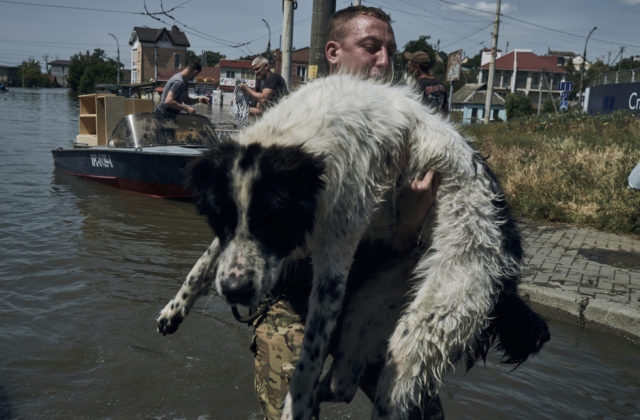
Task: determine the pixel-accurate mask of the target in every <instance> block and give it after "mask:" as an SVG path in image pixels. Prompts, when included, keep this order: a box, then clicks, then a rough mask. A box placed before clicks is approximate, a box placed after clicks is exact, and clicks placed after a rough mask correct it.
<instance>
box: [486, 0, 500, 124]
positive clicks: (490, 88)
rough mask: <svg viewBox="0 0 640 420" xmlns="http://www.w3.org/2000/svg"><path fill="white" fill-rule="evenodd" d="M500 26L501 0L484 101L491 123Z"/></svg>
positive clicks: (487, 121)
mask: <svg viewBox="0 0 640 420" xmlns="http://www.w3.org/2000/svg"><path fill="white" fill-rule="evenodd" d="M499 27H500V0H498V3H497V5H496V21H495V22H494V23H493V40H492V41H491V61H490V62H489V79H488V80H487V99H486V101H485V103H484V123H485V124H489V119H490V117H491V115H490V114H491V97H492V96H493V76H494V74H495V72H496V50H497V49H498V28H499Z"/></svg>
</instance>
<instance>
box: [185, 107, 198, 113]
mask: <svg viewBox="0 0 640 420" xmlns="http://www.w3.org/2000/svg"><path fill="white" fill-rule="evenodd" d="M195 113H196V110H195V108H193V107H190V106H187V114H195Z"/></svg>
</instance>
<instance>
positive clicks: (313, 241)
mask: <svg viewBox="0 0 640 420" xmlns="http://www.w3.org/2000/svg"><path fill="white" fill-rule="evenodd" d="M429 168H433V169H435V170H436V171H437V172H438V173H439V174H440V175H441V177H442V182H441V185H440V188H439V190H438V197H437V202H436V203H437V204H436V205H435V206H434V208H433V209H432V210H431V212H430V213H431V214H430V217H428V218H427V221H425V225H424V226H423V229H422V231H421V233H420V236H419V240H418V243H417V245H416V247H415V249H412V251H411V252H409V253H406V254H404V255H402V254H400V255H395V256H394V257H393V258H387V260H388V261H389V264H388V265H387V266H385V268H384V269H381V270H379V271H378V272H371V271H369V272H367V271H366V270H365V271H364V272H365V273H366V274H365V275H364V276H361V277H364V278H360V279H358V281H357V284H358V286H357V287H356V288H355V290H354V291H353V293H350V294H349V298H348V300H347V301H346V304H344V305H343V302H344V299H345V294H346V284H347V278H348V277H349V273H350V271H351V269H352V265H353V258H354V255H356V250H357V249H362V247H364V246H366V244H376V243H382V244H385V245H384V246H389V247H390V248H391V249H392V248H393V246H394V245H393V237H394V233H395V231H396V229H397V220H396V219H397V216H396V202H397V199H398V196H399V195H400V194H401V193H402V191H403V188H406V186H408V184H409V182H410V181H411V180H412V179H415V178H417V177H420V176H421V175H422V174H424V173H425V172H426V170H427V169H429ZM188 172H189V186H190V188H191V189H192V190H193V191H194V192H195V194H196V200H197V207H198V209H199V211H200V213H202V214H203V215H205V216H206V217H207V220H208V222H209V224H210V225H211V227H212V229H213V231H214V233H215V236H216V238H215V239H214V241H213V242H212V244H211V245H210V246H209V248H208V249H207V250H206V252H205V253H204V254H203V255H202V256H201V257H200V259H199V260H198V261H197V262H196V264H195V265H194V267H193V269H192V270H191V271H190V273H189V274H188V275H187V279H186V280H185V282H184V284H183V285H182V287H181V288H180V290H179V291H178V293H177V294H176V296H175V297H174V298H173V299H172V300H171V301H170V302H169V303H168V304H167V305H166V306H165V308H164V309H163V310H162V311H161V313H160V315H159V317H158V320H157V323H158V331H159V332H161V333H163V334H168V333H173V332H175V331H176V329H177V328H178V326H179V324H180V323H181V322H182V321H183V320H184V317H185V316H186V315H187V313H188V312H189V309H190V308H191V307H192V305H193V303H194V301H195V300H196V299H197V297H198V296H200V295H202V294H205V293H206V292H207V291H208V289H209V287H210V286H211V285H212V283H213V284H215V289H216V291H217V292H218V293H219V294H220V295H222V296H224V297H225V299H226V300H227V301H228V302H229V303H233V304H242V305H256V304H257V303H258V302H259V301H260V299H261V298H263V297H265V296H267V295H269V293H270V291H271V290H273V288H274V287H275V285H276V283H277V281H278V279H279V278H280V276H281V274H282V271H283V269H284V267H285V266H286V265H287V264H289V263H291V262H293V261H296V260H300V259H303V258H308V257H311V261H312V266H313V283H312V290H311V295H310V298H309V312H308V315H307V318H306V324H305V336H304V341H303V348H302V354H301V359H300V361H299V362H298V365H297V366H296V371H295V373H294V376H293V378H292V381H291V385H290V390H289V394H288V396H287V400H286V403H285V409H284V414H283V418H285V419H289V418H295V419H308V418H310V417H311V415H312V413H313V412H314V410H315V408H316V406H317V404H318V403H319V402H320V401H321V400H325V399H331V400H339V401H350V400H351V399H352V398H353V395H354V394H355V390H356V389H357V386H358V383H359V381H360V378H361V375H362V373H363V371H364V369H365V368H366V367H367V366H368V365H371V364H374V363H376V362H380V361H381V360H383V361H384V367H383V368H382V371H381V373H380V378H379V381H378V386H377V390H376V396H375V405H374V410H373V413H372V417H373V418H392V419H404V418H409V417H410V416H411V415H412V414H411V413H412V412H415V410H416V409H417V408H418V409H419V407H421V406H422V405H423V403H424V401H425V399H426V398H427V396H428V395H433V394H435V393H437V392H438V390H439V387H440V385H441V383H442V378H443V376H444V375H445V374H446V373H447V372H448V371H449V370H451V368H452V367H453V365H454V364H455V363H457V362H458V361H461V360H463V361H464V362H465V363H466V366H467V367H470V366H472V365H473V364H474V363H475V361H476V360H478V359H484V358H485V357H486V355H487V352H488V351H489V349H490V348H492V347H497V348H498V349H499V350H501V351H502V354H503V361H504V362H505V363H513V364H516V365H519V364H520V363H522V362H523V361H525V360H526V359H527V358H528V357H529V356H530V355H531V354H533V353H536V352H537V351H539V350H540V349H541V347H542V345H543V344H544V343H545V342H546V341H547V340H548V339H549V330H548V327H547V325H546V322H545V321H544V320H543V319H542V318H541V317H540V316H538V315H537V314H535V313H534V312H533V311H531V309H530V308H529V307H528V306H527V305H526V304H525V303H524V302H523V301H522V300H521V299H520V298H519V297H518V296H517V284H518V282H519V276H520V266H521V264H522V255H523V250H522V246H521V239H520V235H519V232H518V229H517V227H516V224H515V222H514V220H513V218H512V217H511V215H510V212H509V208H508V206H507V203H506V202H505V200H504V197H503V193H502V190H501V188H500V186H499V184H498V182H497V181H496V179H495V177H494V176H493V174H492V173H491V171H490V170H489V168H488V167H487V165H486V163H485V162H484V160H483V159H482V158H481V157H480V156H479V155H478V153H477V152H476V151H475V150H474V149H473V148H472V147H471V145H470V143H469V142H468V141H467V140H466V139H464V138H463V137H462V136H460V134H459V133H458V132H457V131H456V130H455V129H454V128H453V126H452V125H451V124H449V123H448V122H447V121H445V120H444V119H443V118H442V117H440V116H439V115H437V114H435V113H434V112H433V111H432V110H430V109H427V108H425V107H424V106H423V105H422V104H421V103H420V100H419V98H418V95H416V94H415V92H413V91H412V90H411V89H410V88H408V87H398V86H390V85H386V84H383V83H379V82H375V81H366V80H361V79H360V78H358V77H354V76H346V75H337V76H331V77H328V78H325V79H321V80H317V81H314V82H312V83H309V84H308V85H307V86H306V87H303V88H301V89H299V90H298V91H296V92H295V93H293V94H292V95H290V96H289V97H287V98H285V99H284V100H282V101H281V102H280V104H279V105H278V106H276V107H274V108H273V109H271V110H269V111H268V112H267V113H265V115H264V117H263V118H262V119H260V120H259V121H257V122H256V124H255V125H253V126H251V127H249V128H247V129H245V130H244V131H242V132H241V133H240V134H239V135H238V136H237V137H236V138H234V139H232V140H230V141H225V142H223V143H220V144H219V145H217V146H215V147H214V148H213V149H212V150H211V151H210V153H208V154H207V155H206V156H203V157H201V158H198V159H196V160H195V161H193V162H192V164H191V165H190V166H189V168H188ZM384 246H382V247H381V249H384ZM375 258H380V259H384V258H385V255H382V253H381V254H379V255H378V257H375ZM358 264H366V259H363V258H359V259H358V260H357V261H356V264H355V266H353V271H352V280H353V277H355V276H356V274H354V273H356V272H357V271H358V270H357V267H358ZM302 281H304V279H303V280H302ZM338 319H341V320H342V321H341V328H340V330H339V331H338V332H336V335H335V337H334V339H335V342H336V343H337V344H336V347H335V349H334V351H333V354H334V363H333V365H332V367H331V370H330V371H329V373H328V374H327V375H326V376H325V377H324V378H322V380H320V373H321V371H322V366H323V363H324V360H325V357H326V355H327V352H328V350H329V342H330V339H331V337H332V334H333V333H334V331H335V329H336V324H337V321H338Z"/></svg>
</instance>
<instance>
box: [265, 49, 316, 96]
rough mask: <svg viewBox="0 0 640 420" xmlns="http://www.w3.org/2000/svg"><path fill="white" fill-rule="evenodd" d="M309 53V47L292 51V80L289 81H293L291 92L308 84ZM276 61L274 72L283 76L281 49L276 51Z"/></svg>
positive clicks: (290, 87)
mask: <svg viewBox="0 0 640 420" xmlns="http://www.w3.org/2000/svg"><path fill="white" fill-rule="evenodd" d="M309 51H310V48H309V47H305V48H300V49H299V50H294V51H291V78H290V79H289V80H291V86H289V89H290V90H295V89H296V88H298V87H300V86H302V85H304V84H305V83H307V75H308V73H307V72H308V68H309ZM275 61H276V62H275V65H274V71H275V72H276V73H278V74H282V52H281V51H280V50H279V49H277V50H276V60H275ZM283 76H284V75H283Z"/></svg>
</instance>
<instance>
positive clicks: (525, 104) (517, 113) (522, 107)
mask: <svg viewBox="0 0 640 420" xmlns="http://www.w3.org/2000/svg"><path fill="white" fill-rule="evenodd" d="M504 108H505V110H506V111H507V119H508V120H511V119H514V118H521V117H525V116H527V115H531V114H533V106H532V105H531V101H530V100H529V98H528V97H526V96H524V95H520V94H519V93H510V94H508V95H507V97H506V98H505V100H504Z"/></svg>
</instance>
